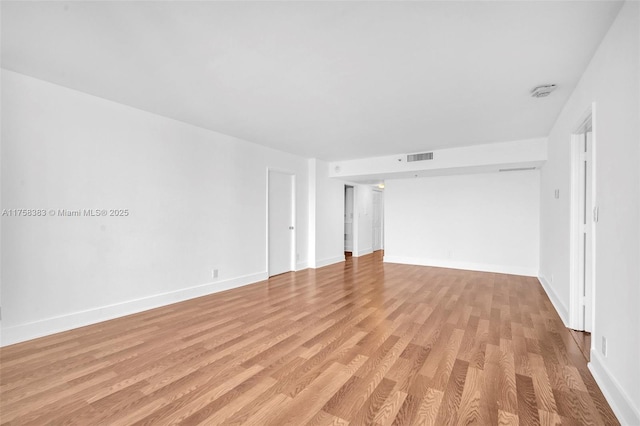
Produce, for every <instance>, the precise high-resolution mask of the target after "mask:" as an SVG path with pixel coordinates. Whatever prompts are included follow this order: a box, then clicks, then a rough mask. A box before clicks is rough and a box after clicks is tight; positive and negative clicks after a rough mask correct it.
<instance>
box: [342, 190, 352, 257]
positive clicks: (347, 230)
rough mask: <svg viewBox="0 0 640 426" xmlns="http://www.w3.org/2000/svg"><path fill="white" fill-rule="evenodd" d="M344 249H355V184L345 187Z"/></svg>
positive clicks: (349, 250) (350, 250)
mask: <svg viewBox="0 0 640 426" xmlns="http://www.w3.org/2000/svg"><path fill="white" fill-rule="evenodd" d="M344 251H348V252H352V251H353V186H345V188H344Z"/></svg>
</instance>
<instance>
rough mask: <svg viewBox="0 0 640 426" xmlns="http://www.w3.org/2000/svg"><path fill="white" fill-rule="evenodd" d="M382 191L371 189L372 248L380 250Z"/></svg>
mask: <svg viewBox="0 0 640 426" xmlns="http://www.w3.org/2000/svg"><path fill="white" fill-rule="evenodd" d="M382 196H383V195H382V192H381V191H373V217H372V222H373V250H374V251H376V250H382V212H383V204H382Z"/></svg>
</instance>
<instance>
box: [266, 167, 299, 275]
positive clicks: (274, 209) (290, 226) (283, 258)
mask: <svg viewBox="0 0 640 426" xmlns="http://www.w3.org/2000/svg"><path fill="white" fill-rule="evenodd" d="M293 195H294V175H292V174H288V173H282V172H277V171H273V170H270V171H269V193H268V200H267V203H268V212H269V276H270V277H271V276H274V275H278V274H282V273H284V272H289V271H293V270H294V269H295V267H294V259H295V255H294V242H295V232H294V230H295V229H294V224H295V218H294V198H293Z"/></svg>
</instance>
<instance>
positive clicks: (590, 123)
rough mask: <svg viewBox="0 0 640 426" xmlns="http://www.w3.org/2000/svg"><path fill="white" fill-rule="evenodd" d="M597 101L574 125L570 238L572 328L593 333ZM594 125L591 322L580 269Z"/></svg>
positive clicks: (589, 214)
mask: <svg viewBox="0 0 640 426" xmlns="http://www.w3.org/2000/svg"><path fill="white" fill-rule="evenodd" d="M595 117H596V104H595V102H593V103H592V104H591V106H590V107H589V108H588V109H587V111H585V112H584V113H583V114H582V116H581V118H580V120H579V121H578V124H577V125H576V126H575V127H574V129H575V130H574V132H573V133H572V134H571V182H570V188H571V200H570V241H569V327H570V328H572V329H575V330H585V329H586V330H589V331H591V333H593V332H594V331H595V324H596V309H595V308H596V287H597V285H596V226H595V222H596V221H594V220H593V219H594V217H593V214H594V210H596V209H597V205H598V204H597V198H596V149H597V142H596V140H597V137H596V120H595ZM589 127H590V128H591V147H590V148H591V149H589V150H588V151H587V153H588V155H589V160H590V161H591V194H590V195H591V206H589V209H590V211H589V212H587V214H588V217H591V220H588V221H587V222H588V223H587V226H590V227H591V265H590V272H591V283H590V287H591V288H590V290H591V307H590V308H591V324H585V323H584V317H583V315H582V309H583V308H582V307H583V303H582V302H583V301H582V299H583V296H582V292H583V285H582V283H581V282H580V278H581V277H582V272H581V271H580V268H581V266H582V265H583V263H582V261H581V259H580V255H581V254H583V252H582V249H581V245H582V244H583V238H584V237H583V232H582V224H583V211H584V205H583V204H582V203H583V202H584V201H583V198H584V196H583V194H582V193H581V191H580V190H581V188H582V187H581V183H580V182H581V180H582V179H583V178H584V176H583V175H581V173H580V171H581V170H582V169H581V164H580V163H581V158H580V157H581V156H580V151H581V142H582V137H583V135H584V133H586V131H587V129H588V128H589ZM594 344H595V339H593V338H592V339H591V347H592V348H593V347H594Z"/></svg>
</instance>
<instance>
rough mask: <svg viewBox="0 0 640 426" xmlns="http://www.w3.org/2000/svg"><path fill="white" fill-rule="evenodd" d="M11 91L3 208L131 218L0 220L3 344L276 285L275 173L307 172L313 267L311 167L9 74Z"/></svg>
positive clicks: (6, 102) (303, 253)
mask: <svg viewBox="0 0 640 426" xmlns="http://www.w3.org/2000/svg"><path fill="white" fill-rule="evenodd" d="M2 86H3V87H2V88H3V90H2V104H3V105H2V106H3V108H2V122H3V124H4V125H3V127H2V208H4V209H17V208H30V209H56V210H57V209H129V212H130V214H129V216H128V217H101V218H95V217H42V218H25V217H3V218H2V229H3V232H2V254H3V258H2V289H1V298H2V303H3V305H2V327H3V336H2V338H3V341H2V343H3V344H9V343H12V342H17V341H21V340H25V339H29V338H33V337H36V336H40V335H44V334H48V333H52V332H55V331H59V330H65V329H70V328H73V327H77V326H80V325H84V324H88V323H92V322H96V321H99V320H103V319H107V318H112V317H115V316H118V315H123V314H127V313H130V312H135V311H139V310H143V309H146V308H150V307H154V306H159V305H162V304H166V303H171V302H174V301H177V300H182V299H185V298H189V297H195V296H199V295H202V294H207V293H211V292H215V291H219V290H223V289H226V288H231V287H235V286H238V285H242V284H246V283H250V282H255V281H259V280H262V279H265V278H266V189H267V187H266V176H267V168H268V167H273V168H277V169H282V170H289V171H292V172H295V173H296V188H297V189H296V197H297V205H296V211H297V224H296V227H297V234H296V235H297V249H298V253H299V256H300V261H301V262H302V263H306V261H307V249H308V244H307V237H308V228H307V227H308V220H307V215H308V211H307V206H308V197H307V190H308V185H307V160H306V159H302V158H300V157H296V156H293V155H290V154H286V153H282V152H278V151H274V150H271V149H267V148H264V147H261V146H258V145H254V144H251V143H248V142H244V141H241V140H237V139H234V138H231V137H228V136H224V135H221V134H217V133H215V132H211V131H207V130H204V129H200V128H197V127H194V126H191V125H187V124H185V123H181V122H178V121H174V120H170V119H167V118H164V117H160V116H157V115H153V114H150V113H146V112H143V111H140V110H136V109H133V108H130V107H127V106H124V105H120V104H117V103H114V102H110V101H106V100H104V99H100V98H97V97H93V96H90V95H87V94H84V93H81V92H77V91H73V90H69V89H66V88H63V87H60V86H56V85H53V84H50V83H47V82H44V81H40V80H36V79H33V78H30V77H26V76H23V75H20V74H16V73H13V72H10V71H4V70H3V71H2ZM214 266H215V267H218V268H219V278H218V279H217V280H216V281H215V282H212V281H213V280H212V275H211V269H212V268H213V267H214Z"/></svg>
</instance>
